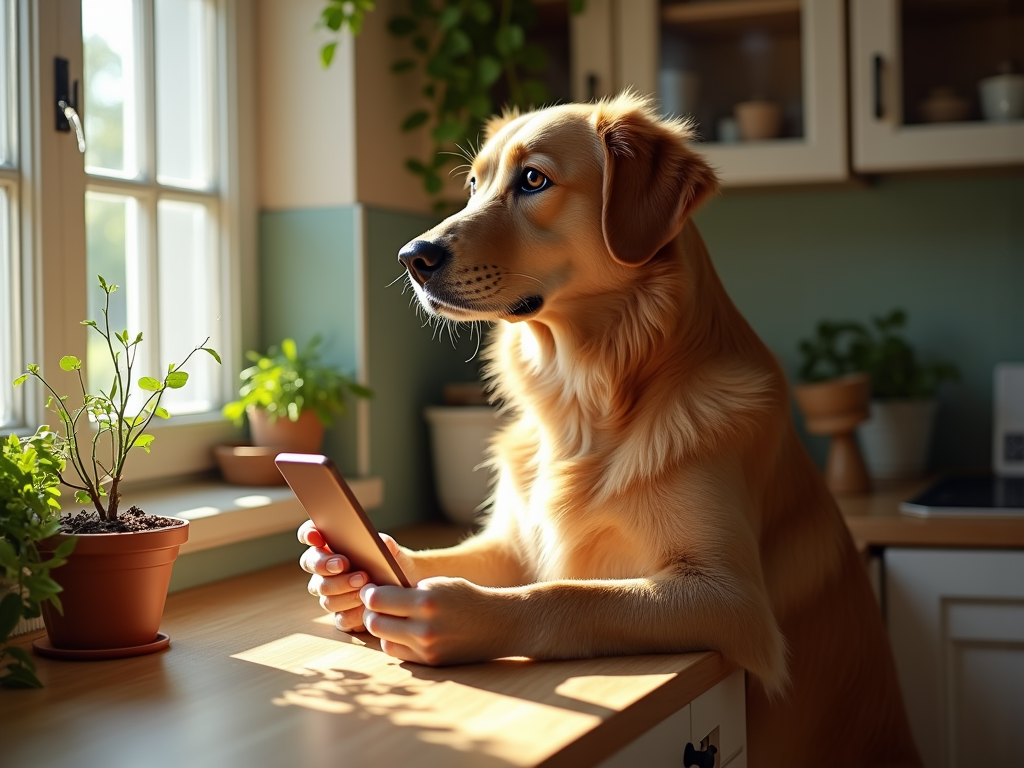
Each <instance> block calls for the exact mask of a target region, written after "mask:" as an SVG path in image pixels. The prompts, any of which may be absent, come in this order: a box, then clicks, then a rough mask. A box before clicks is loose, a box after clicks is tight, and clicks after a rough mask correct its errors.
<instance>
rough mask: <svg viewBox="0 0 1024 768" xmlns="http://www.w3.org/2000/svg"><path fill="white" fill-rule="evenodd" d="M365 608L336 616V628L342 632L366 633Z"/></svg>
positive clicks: (341, 612) (336, 614)
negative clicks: (364, 623) (364, 622)
mask: <svg viewBox="0 0 1024 768" xmlns="http://www.w3.org/2000/svg"><path fill="white" fill-rule="evenodd" d="M363 610H364V609H363V606H361V605H360V606H359V607H358V608H352V609H350V610H347V611H338V612H337V613H335V614H334V626H335V627H337V628H338V629H340V630H341V631H342V632H365V631H366V627H365V626H364V625H363Z"/></svg>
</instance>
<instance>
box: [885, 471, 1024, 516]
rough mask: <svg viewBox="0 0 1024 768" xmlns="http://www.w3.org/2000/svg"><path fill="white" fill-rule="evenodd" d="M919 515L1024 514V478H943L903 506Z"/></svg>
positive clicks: (988, 476)
mask: <svg viewBox="0 0 1024 768" xmlns="http://www.w3.org/2000/svg"><path fill="white" fill-rule="evenodd" d="M900 510H902V511H903V512H906V513H907V514H909V515H918V516H920V517H937V516H943V515H948V516H957V515H959V516H970V517H1010V516H1016V515H1024V477H994V476H990V475H968V476H961V477H944V478H942V479H941V480H939V481H937V482H936V483H935V484H934V485H932V486H930V487H929V488H927V489H925V490H924V491H922V492H921V493H919V494H918V495H917V496H915V497H914V498H912V499H909V500H908V501H905V502H903V503H902V504H901V505H900Z"/></svg>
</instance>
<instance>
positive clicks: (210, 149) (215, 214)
mask: <svg viewBox="0 0 1024 768" xmlns="http://www.w3.org/2000/svg"><path fill="white" fill-rule="evenodd" d="M216 11H217V7H216V3H215V2H213V1H212V0H84V2H83V3H82V38H83V51H84V80H85V87H84V108H83V111H84V116H85V135H86V142H87V149H86V152H85V170H86V175H87V180H86V183H87V187H86V200H85V217H86V243H87V247H86V251H87V254H86V256H87V265H88V274H89V276H90V278H89V279H90V285H89V290H90V293H89V317H90V318H93V319H96V320H101V312H100V310H101V309H102V305H101V302H102V301H103V294H102V293H101V292H100V291H99V290H96V289H95V286H94V281H95V275H103V277H104V278H105V279H106V280H107V281H108V282H114V283H117V284H118V285H119V286H121V287H122V291H123V293H121V296H118V297H117V298H121V299H122V300H121V301H120V302H119V303H118V307H117V313H116V314H113V313H112V317H111V322H112V325H113V327H114V328H115V329H123V328H130V329H132V331H133V332H134V331H135V330H136V329H138V330H141V331H142V332H143V334H144V337H145V338H146V339H147V340H148V341H147V342H146V343H145V344H143V345H142V346H141V347H140V348H139V349H140V358H139V362H138V370H140V371H143V370H146V371H149V372H150V374H149V375H153V376H156V375H158V374H157V373H153V371H158V370H159V369H160V367H161V366H162V365H164V364H167V363H170V362H180V361H181V360H182V359H183V358H184V356H185V355H187V354H188V353H189V351H191V350H192V348H193V347H195V346H196V345H197V344H199V343H201V342H203V341H204V339H206V337H207V336H210V337H211V338H210V341H209V345H210V346H212V347H214V348H215V349H220V350H222V351H223V350H224V345H225V342H226V340H227V338H228V333H227V332H226V331H227V330H228V329H226V328H224V327H223V325H224V322H223V321H224V319H225V318H228V317H230V313H227V312H224V311H223V310H224V304H225V303H226V293H225V291H224V290H223V286H222V277H223V275H225V274H226V270H225V269H224V262H225V259H224V258H223V254H222V247H221V238H220V236H219V233H220V232H221V231H222V228H223V227H222V222H221V213H220V210H221V191H222V186H223V185H222V183H221V179H220V172H219V170H220V164H219V163H218V155H219V149H220V148H219V146H218V137H219V135H220V131H219V126H218V122H219V117H220V116H219V114H218V110H217V108H216V105H217V104H218V101H219V100H220V97H221V95H222V94H220V93H219V87H220V84H219V78H218V63H217V62H218V60H217V56H216V41H217V34H216V32H217V15H216ZM119 293H120V292H119ZM88 343H89V346H88V351H87V357H86V361H87V370H88V373H89V383H90V386H91V387H92V388H94V389H95V388H99V389H103V388H106V387H109V384H110V381H111V380H112V377H113V370H112V364H111V363H110V361H109V355H108V352H107V350H106V348H105V346H104V342H103V339H102V338H101V337H100V336H99V335H98V334H91V335H90V338H89V342H88ZM188 371H189V372H190V374H191V379H190V382H189V385H188V386H187V387H185V388H184V389H181V390H173V391H169V392H168V393H166V395H165V397H164V400H163V404H164V405H165V406H166V407H167V409H168V410H169V411H170V412H171V413H176V414H184V413H202V412H208V411H212V410H216V409H217V408H218V407H219V406H220V404H221V403H222V402H223V382H224V378H225V377H224V375H223V372H222V369H221V368H220V366H218V365H216V363H215V362H214V361H213V359H212V358H210V357H209V356H207V355H205V354H203V355H196V356H193V358H192V359H191V360H190V361H189V366H188Z"/></svg>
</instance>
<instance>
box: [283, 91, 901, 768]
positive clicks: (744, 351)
mask: <svg viewBox="0 0 1024 768" xmlns="http://www.w3.org/2000/svg"><path fill="white" fill-rule="evenodd" d="M689 138H690V129H689V127H688V126H687V125H686V124H685V123H684V122H679V121H666V120H662V119H659V118H658V117H657V116H656V115H655V113H654V111H653V109H652V108H651V106H650V105H649V104H648V103H646V102H645V101H643V100H641V99H638V98H636V97H634V96H630V95H625V96H620V97H618V98H615V99H611V100H605V101H602V102H599V103H596V104H572V105H564V106H557V107H551V108H547V109H542V110H539V111H536V112H531V113H528V114H523V115H518V114H507V115H505V116H503V117H501V118H495V119H494V120H492V121H491V122H490V124H489V125H488V126H487V131H486V142H485V144H484V146H483V148H482V149H481V151H480V152H479V153H478V154H477V156H476V158H475V159H474V160H473V163H472V168H471V170H470V172H469V176H468V185H469V189H470V198H469V201H468V203H467V204H466V207H465V209H463V210H462V211H460V212H458V213H456V214H454V215H453V216H451V217H449V218H448V219H446V220H444V221H443V222H441V223H440V224H438V225H437V226H436V227H434V228H433V229H431V230H430V231H428V232H426V233H424V234H423V235H422V236H421V237H419V238H417V239H416V240H414V241H413V242H410V243H409V244H408V245H406V246H405V247H404V248H403V249H402V251H401V252H400V254H399V259H400V260H401V262H402V263H403V264H404V265H405V267H406V268H407V270H408V274H409V277H410V282H411V284H412V285H413V286H414V287H415V290H416V293H417V295H418V298H419V301H420V302H421V303H422V305H423V306H424V307H425V308H426V309H428V310H429V311H430V312H432V313H436V314H438V315H441V316H443V317H446V318H450V319H452V320H457V321H486V322H494V323H497V325H498V327H497V329H496V332H495V337H494V339H493V341H492V342H491V343H490V346H489V349H488V350H487V352H486V355H487V360H488V364H489V374H490V377H491V380H492V385H493V390H494V394H495V397H496V398H497V399H499V400H500V401H501V402H502V403H504V407H505V408H506V410H507V415H508V417H509V422H508V424H507V425H506V426H504V427H503V428H502V430H501V431H500V433H499V434H498V435H497V436H496V438H495V439H494V441H493V445H492V463H493V468H494V470H495V475H496V485H495V489H494V497H493V503H492V506H491V509H490V512H489V515H488V517H487V519H486V523H485V525H484V527H483V528H482V530H481V531H480V532H479V533H477V534H475V535H473V536H472V537H470V538H469V539H467V540H466V541H464V542H462V543H461V544H459V545H457V546H455V547H452V548H450V549H440V550H431V551H425V552H412V551H409V550H406V549H404V548H401V547H399V546H398V545H397V544H395V543H394V542H393V541H389V546H391V547H392V549H393V551H394V552H395V553H396V555H397V556H398V557H399V559H400V562H401V564H402V566H403V567H404V568H405V569H406V571H407V572H408V574H409V575H410V578H411V579H412V580H413V583H415V584H416V585H417V586H416V587H414V588H411V589H402V588H399V587H389V586H379V587H378V586H374V585H367V584H366V575H365V573H362V572H354V573H353V572H350V570H349V563H348V561H347V559H346V558H345V557H344V556H343V553H331V552H330V551H329V550H328V549H326V547H325V546H324V542H323V540H322V539H321V538H320V536H319V534H318V533H317V532H316V531H315V529H314V528H313V527H312V526H311V525H310V524H306V525H304V526H303V527H302V528H301V529H300V532H299V536H300V538H301V539H302V540H303V541H304V542H306V543H307V544H309V545H310V549H308V550H307V551H306V553H305V554H304V555H303V557H302V565H303V567H304V568H305V569H306V570H307V571H309V572H311V573H312V574H313V577H312V579H311V580H310V585H309V588H310V591H311V592H313V593H314V594H316V595H319V596H320V601H321V604H322V605H323V606H324V608H325V609H326V610H328V611H332V612H334V613H336V614H337V616H336V623H337V626H338V627H339V628H340V629H343V630H348V631H351V630H359V629H362V628H363V627H365V629H366V630H367V631H369V632H370V633H372V634H373V635H376V636H377V637H379V638H380V639H381V647H382V649H383V650H384V651H385V652H386V653H388V654H391V655H393V656H395V657H398V658H401V659H405V660H408V661H413V662H419V663H425V664H458V663H463V662H472V661H479V660H485V659H493V658H497V657H502V656H513V655H518V656H528V657H532V658H535V659H564V658H579V657H591V656H603V655H612V654H642V653H663V652H680V651H691V650H698V649H715V650H718V651H720V652H721V653H722V654H724V656H725V657H726V658H728V659H729V660H731V661H732V662H733V663H735V664H736V665H738V666H740V667H742V668H744V669H745V670H746V671H747V728H748V733H747V737H748V750H749V752H748V755H749V764H750V765H751V766H753V767H754V768H757V767H758V766H787V767H792V766H866V765H918V764H919V760H918V757H917V753H916V749H915V746H914V744H913V741H912V738H911V736H910V730H909V726H908V723H907V719H906V715H905V713H904V710H903V703H902V697H901V694H900V691H899V687H898V684H897V681H896V674H895V668H894V665H893V661H892V656H891V654H890V650H889V646H888V641H887V638H886V633H885V629H884V627H883V624H882V619H881V615H880V611H879V609H878V606H877V604H876V603H875V599H874V596H873V595H872V592H871V588H870V586H869V583H868V579H867V576H866V573H865V568H864V563H863V561H862V559H861V558H860V556H859V555H858V553H857V552H856V550H855V548H854V546H853V543H852V541H851V539H850V536H849V533H848V532H847V529H846V526H845V524H844V522H843V519H842V517H841V515H840V512H839V510H838V508H837V507H836V504H835V502H834V500H833V498H832V496H831V495H830V493H829V491H828V490H827V489H826V487H825V485H824V483H823V480H822V478H821V475H820V473H819V472H818V470H817V468H816V467H815V466H814V464H813V462H812V460H811V459H810V457H809V456H808V454H807V453H806V451H805V449H804V448H803V446H802V445H801V443H800V440H799V438H798V436H797V433H796V431H795V428H794V425H793V423H792V418H791V413H790V406H789V394H788V388H787V384H786V380H785V377H784V374H783V372H782V371H781V370H780V367H779V365H778V363H777V362H776V360H775V358H774V357H773V355H772V353H771V352H769V350H768V349H767V348H766V347H765V345H764V344H763V343H762V342H761V341H760V340H759V339H758V337H757V335H756V334H755V333H754V331H753V330H752V329H751V328H750V326H749V325H748V324H747V323H746V321H745V320H744V319H743V317H742V316H741V315H740V313H739V312H738V311H737V310H736V308H735V307H734V306H733V304H732V302H731V301H730V299H729V298H728V296H727V295H726V293H725V290H724V289H723V287H722V285H721V283H720V281H719V279H718V277H717V275H716V274H715V271H714V268H713V267H712V263H711V260H710V258H709V256H708V253H707V250H706V249H705V246H704V243H703V241H702V240H701V237H700V235H699V234H698V232H697V229H696V227H695V225H694V224H693V223H692V222H691V221H690V220H689V219H690V215H691V214H692V213H693V211H694V210H695V209H696V208H697V206H698V205H699V204H700V203H701V201H703V200H705V199H706V198H707V197H708V196H709V195H711V194H713V193H714V192H715V191H716V179H715V175H714V173H713V171H712V170H711V169H710V168H709V167H708V165H707V164H706V163H705V162H704V160H703V159H701V157H700V156H699V155H698V154H696V153H695V152H694V151H692V150H691V149H690V148H689V146H688V139H689ZM780 311H785V309H784V308H780Z"/></svg>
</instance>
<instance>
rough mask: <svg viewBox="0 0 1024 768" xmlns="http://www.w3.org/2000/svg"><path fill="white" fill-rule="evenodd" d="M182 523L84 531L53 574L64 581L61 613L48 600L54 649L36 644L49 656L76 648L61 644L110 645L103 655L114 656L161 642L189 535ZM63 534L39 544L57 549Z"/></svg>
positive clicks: (77, 648) (89, 648) (82, 648)
mask: <svg viewBox="0 0 1024 768" xmlns="http://www.w3.org/2000/svg"><path fill="white" fill-rule="evenodd" d="M174 519H175V520H177V518H174ZM178 522H179V523H180V525H175V526H173V527H170V528H159V529H155V530H150V531H136V532H132V533H94V534H83V535H79V536H78V537H77V538H78V543H77V544H76V545H75V549H74V551H73V552H72V553H71V557H70V558H69V559H68V562H67V563H66V564H65V565H63V566H61V568H60V570H59V571H57V572H56V575H55V578H56V579H57V581H58V582H59V583H60V585H61V586H62V587H63V588H64V591H62V592H61V593H60V601H61V604H62V606H63V609H64V612H63V614H61V613H58V612H57V610H56V609H55V608H54V607H53V606H52V605H50V603H49V602H47V603H44V604H43V619H44V621H45V623H46V631H47V634H48V635H49V645H50V646H52V648H53V649H55V652H54V653H50V654H46V652H45V649H43V648H40V646H39V645H38V644H37V645H36V649H37V650H39V651H40V652H43V653H44V655H58V656H60V655H70V656H72V657H74V653H71V654H62V653H61V651H70V652H80V653H81V655H82V656H88V655H90V654H89V653H88V652H101V653H102V652H107V653H103V654H102V655H104V656H107V657H111V658H112V657H116V656H118V655H124V656H128V655H136V654H137V653H138V649H139V648H140V647H142V648H149V647H152V650H158V649H159V647H162V646H161V645H158V643H157V641H158V635H159V632H160V620H161V618H162V617H163V612H164V603H165V602H166V600H167V587H168V585H169V584H170V581H171V569H172V568H173V566H174V561H175V560H176V559H177V557H178V547H180V546H181V545H182V544H184V543H185V542H186V541H187V540H188V521H187V520H178ZM65 538H67V535H66V534H58V535H57V536H54V537H53V538H51V539H48V540H47V541H46V542H43V543H42V545H41V549H43V550H51V551H52V549H53V548H55V547H56V546H57V545H58V544H59V543H60V542H61V541H63V540H64V539H65ZM164 637H166V636H164ZM153 646H155V647H153ZM118 650H121V651H123V653H117V651H118Z"/></svg>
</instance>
